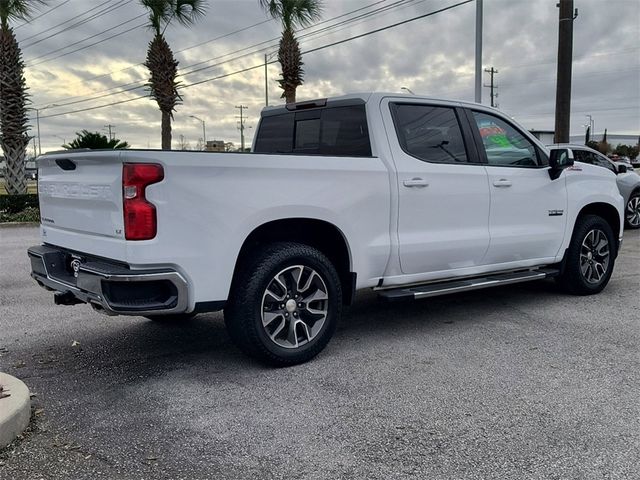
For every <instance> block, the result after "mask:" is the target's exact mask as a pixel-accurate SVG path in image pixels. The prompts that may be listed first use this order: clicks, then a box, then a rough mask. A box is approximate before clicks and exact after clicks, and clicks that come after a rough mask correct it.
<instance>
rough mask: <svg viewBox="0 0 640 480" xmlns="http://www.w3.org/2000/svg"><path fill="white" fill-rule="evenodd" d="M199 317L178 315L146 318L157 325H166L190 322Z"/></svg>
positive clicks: (186, 314)
mask: <svg viewBox="0 0 640 480" xmlns="http://www.w3.org/2000/svg"><path fill="white" fill-rule="evenodd" d="M196 315H198V314H197V313H177V314H175V315H148V316H146V317H144V318H148V319H149V320H152V321H154V322H157V323H165V324H176V325H177V324H179V323H181V322H188V321H189V320H192V319H194V318H195V317H196Z"/></svg>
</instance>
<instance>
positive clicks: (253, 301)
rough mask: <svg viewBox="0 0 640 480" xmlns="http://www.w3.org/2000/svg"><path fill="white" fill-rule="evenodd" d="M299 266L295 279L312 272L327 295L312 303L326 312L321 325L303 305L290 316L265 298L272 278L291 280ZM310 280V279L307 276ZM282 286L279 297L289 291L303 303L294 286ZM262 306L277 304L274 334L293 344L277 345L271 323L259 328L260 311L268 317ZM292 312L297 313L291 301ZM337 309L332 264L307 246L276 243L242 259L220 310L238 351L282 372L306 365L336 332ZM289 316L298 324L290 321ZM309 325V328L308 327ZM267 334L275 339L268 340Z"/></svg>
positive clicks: (339, 300)
mask: <svg viewBox="0 0 640 480" xmlns="http://www.w3.org/2000/svg"><path fill="white" fill-rule="evenodd" d="M298 266H302V267H304V270H300V274H299V277H298V280H301V279H302V276H303V275H304V273H303V272H304V271H306V272H314V273H315V274H316V275H317V276H319V277H320V279H321V281H322V283H321V285H322V288H324V289H325V290H326V297H327V298H326V299H323V300H317V301H319V302H322V303H321V305H322V309H323V310H326V313H325V314H324V317H323V320H322V322H321V323H316V322H318V320H314V319H315V318H317V317H315V314H314V313H309V312H307V311H306V310H305V309H306V306H305V308H304V309H300V310H299V311H298V310H296V311H295V312H292V313H291V314H289V313H288V312H287V311H286V309H283V308H282V305H280V306H278V305H277V304H278V303H279V302H280V301H281V300H277V301H274V300H273V299H274V297H273V296H271V295H269V294H268V293H267V289H269V288H273V285H275V284H274V281H276V278H275V277H276V276H278V277H279V278H280V277H281V276H280V275H279V274H281V273H283V272H285V273H284V274H283V275H285V276H286V278H284V277H282V278H283V279H284V280H287V279H290V280H291V279H292V277H288V276H287V275H288V273H289V272H290V271H292V270H293V269H296V268H297V267H298ZM310 277H311V275H309V278H310ZM314 278H316V280H315V281H319V280H317V277H314ZM292 281H293V280H292ZM285 283H286V287H287V288H286V290H285V289H282V291H281V293H282V295H283V296H284V295H286V294H287V291H288V292H289V293H290V294H291V295H292V297H293V296H294V294H295V295H300V298H302V294H301V293H298V287H296V286H292V284H291V283H290V282H288V281H285ZM290 287H291V288H290ZM318 291H320V289H318ZM300 292H302V290H300ZM286 298H289V297H286ZM290 300H293V298H292V299H290ZM282 301H284V300H282ZM315 301H316V300H309V303H308V305H307V306H309V311H311V307H310V305H311V304H312V302H315ZM267 302H272V304H276V306H275V308H276V309H277V310H274V312H275V313H274V317H275V318H277V320H274V321H273V323H274V324H276V328H275V329H274V330H277V331H279V332H281V333H280V334H283V333H284V330H287V331H288V332H293V335H292V337H291V338H294V339H295V346H289V347H288V348H285V347H284V346H282V345H281V344H279V343H277V342H284V341H285V340H282V339H278V338H277V335H278V334H275V333H274V331H271V332H268V329H269V328H271V323H269V324H268V325H267V326H263V310H265V314H267V313H270V312H266V310H268V309H269V308H271V306H272V305H270V306H267ZM287 302H289V300H287ZM283 305H284V304H283ZM298 305H302V304H298ZM289 306H290V305H288V307H287V308H289ZM293 308H297V307H296V302H295V301H294V305H293ZM341 310H342V288H341V284H340V279H339V277H338V273H337V272H336V269H335V267H334V266H333V265H332V263H331V261H330V260H329V259H328V258H327V257H326V256H325V255H324V254H323V253H322V252H320V251H319V250H317V249H315V248H313V247H310V246H308V245H303V244H299V243H293V242H278V243H272V244H269V245H267V246H265V247H262V248H260V249H258V250H257V251H256V252H254V253H253V254H251V255H250V256H248V257H247V258H245V259H243V260H242V262H241V264H240V265H239V269H238V271H237V272H236V275H235V277H234V281H233V285H232V288H231V293H230V296H229V301H228V302H227V305H226V307H225V310H224V320H225V324H226V326H227V329H228V331H229V335H230V336H231V339H232V340H233V342H234V343H235V344H236V345H237V346H238V347H239V348H240V350H242V351H243V352H244V353H246V354H247V355H249V356H251V357H253V358H256V359H258V360H259V361H261V362H264V363H267V364H270V365H274V366H278V367H286V366H290V365H296V364H299V363H303V362H306V361H308V360H310V359H312V358H313V357H315V356H316V355H317V354H318V353H320V352H321V351H322V350H323V349H324V348H325V347H326V345H327V343H329V340H330V339H331V337H332V336H333V334H334V332H335V330H336V326H337V324H338V320H339V318H340V314H341ZM294 313H295V315H296V317H297V320H294V318H293V316H294ZM284 315H287V317H288V318H287V319H285V318H284ZM289 315H290V316H289ZM321 316H322V315H321ZM303 317H306V318H307V320H305V321H304V323H305V325H302V324H300V321H302V320H303ZM292 321H293V326H292ZM308 322H309V323H308ZM309 324H310V325H311V327H309V326H308V325H309ZM278 327H280V330H278ZM316 327H317V331H316V332H315V333H314V336H313V338H311V339H309V337H310V334H309V331H310V330H311V331H313V328H316ZM300 328H302V333H301V334H300V335H299V334H298V332H299V331H300ZM304 333H306V337H307V339H305V338H304ZM270 334H271V335H273V336H274V338H275V339H272V338H271V337H270ZM290 335H291V333H290ZM300 337H302V343H301V344H300V345H298V343H299V341H298V339H299V338H300Z"/></svg>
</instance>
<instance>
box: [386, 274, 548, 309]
mask: <svg viewBox="0 0 640 480" xmlns="http://www.w3.org/2000/svg"><path fill="white" fill-rule="evenodd" d="M559 273H560V272H559V270H556V269H552V268H541V269H538V270H525V271H520V272H509V273H498V274H493V275H487V276H484V277H476V278H471V279H465V280H450V281H447V282H440V283H429V284H425V285H413V286H411V287H399V288H394V289H389V290H380V291H378V296H379V297H380V298H382V299H384V300H387V301H389V302H394V301H398V300H417V299H419V298H428V297H437V296H439V295H447V294H449V293H458V292H468V291H470V290H479V289H481V288H489V287H497V286H499V285H510V284H513V283H522V282H530V281H532V280H542V279H543V278H549V277H555V276H557V275H558V274H559Z"/></svg>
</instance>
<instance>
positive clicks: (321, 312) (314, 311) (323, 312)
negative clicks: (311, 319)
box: [307, 307, 327, 315]
mask: <svg viewBox="0 0 640 480" xmlns="http://www.w3.org/2000/svg"><path fill="white" fill-rule="evenodd" d="M307 312H309V313H311V314H313V315H326V314H327V310H325V309H320V308H311V307H307Z"/></svg>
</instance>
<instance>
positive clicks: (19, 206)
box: [0, 193, 40, 215]
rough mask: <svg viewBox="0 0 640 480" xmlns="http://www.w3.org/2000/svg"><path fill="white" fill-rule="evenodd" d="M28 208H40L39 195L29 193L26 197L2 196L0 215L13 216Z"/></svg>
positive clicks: (0, 199) (0, 197)
mask: <svg viewBox="0 0 640 480" xmlns="http://www.w3.org/2000/svg"><path fill="white" fill-rule="evenodd" d="M27 208H34V209H36V210H38V209H39V208H40V206H39V204H38V195H36V194H32V193H27V194H25V195H0V214H9V215H13V214H16V213H20V212H22V211H23V210H26V209H27Z"/></svg>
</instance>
